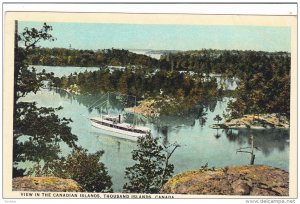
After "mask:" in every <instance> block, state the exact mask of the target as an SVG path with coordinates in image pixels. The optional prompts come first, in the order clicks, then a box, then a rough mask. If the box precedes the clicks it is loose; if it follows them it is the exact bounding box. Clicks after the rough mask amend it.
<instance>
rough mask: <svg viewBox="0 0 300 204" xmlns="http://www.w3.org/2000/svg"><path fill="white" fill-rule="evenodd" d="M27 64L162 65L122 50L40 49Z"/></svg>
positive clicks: (149, 66) (78, 65)
mask: <svg viewBox="0 0 300 204" xmlns="http://www.w3.org/2000/svg"><path fill="white" fill-rule="evenodd" d="M29 63H31V64H34V65H49V66H77V67H104V66H107V65H111V66H133V67H141V68H155V67H156V68H162V67H163V66H164V64H163V63H162V62H160V61H159V60H156V59H153V58H151V57H148V56H146V55H138V54H135V53H132V52H129V51H128V50H124V49H121V50H120V49H114V48H112V49H105V50H97V51H93V50H75V49H65V48H53V49H50V48H40V49H38V50H35V51H33V52H31V53H30V54H29Z"/></svg>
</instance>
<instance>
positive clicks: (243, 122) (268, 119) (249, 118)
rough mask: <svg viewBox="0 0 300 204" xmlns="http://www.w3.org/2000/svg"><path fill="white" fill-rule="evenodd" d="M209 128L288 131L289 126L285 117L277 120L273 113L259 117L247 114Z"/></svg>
mask: <svg viewBox="0 0 300 204" xmlns="http://www.w3.org/2000/svg"><path fill="white" fill-rule="evenodd" d="M210 127H211V128H213V129H289V128H290V124H289V121H288V119H287V118H286V117H281V118H280V120H279V118H278V117H277V116H276V114H274V113H273V114H261V115H259V116H257V115H250V114H248V115H244V116H243V117H241V118H236V119H231V120H227V121H225V122H224V123H220V124H213V125H211V126H210Z"/></svg>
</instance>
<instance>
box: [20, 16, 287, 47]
mask: <svg viewBox="0 0 300 204" xmlns="http://www.w3.org/2000/svg"><path fill="white" fill-rule="evenodd" d="M43 23H44V22H25V21H19V22H18V32H21V31H22V30H23V29H24V28H25V27H28V28H31V27H35V28H37V29H40V28H41V27H42V25H43ZM47 24H48V25H51V26H52V28H53V31H51V34H52V35H53V36H54V37H55V38H56V39H57V40H56V41H54V42H48V41H41V42H40V43H39V46H41V47H48V48H55V47H56V48H69V47H70V46H71V48H73V49H83V50H98V49H100V50H101V49H111V48H115V49H127V50H176V51H188V50H201V49H218V50H244V51H245V50H253V51H267V52H291V30H290V28H289V27H271V26H223V25H222V26H219V25H208V26H207V25H206V26H203V25H170V24H150V25H149V24H104V23H99V24H97V23H58V22H47Z"/></svg>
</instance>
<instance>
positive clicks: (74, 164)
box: [53, 148, 112, 193]
mask: <svg viewBox="0 0 300 204" xmlns="http://www.w3.org/2000/svg"><path fill="white" fill-rule="evenodd" d="M103 154H104V151H98V152H96V153H94V154H88V153H87V150H85V149H82V148H78V149H76V150H73V151H72V153H71V154H70V155H68V157H67V158H66V159H61V160H59V161H58V162H57V163H55V166H54V171H53V175H54V176H58V177H61V178H67V179H73V180H75V181H76V182H78V183H79V185H80V186H81V187H83V188H84V190H86V191H87V192H103V193H107V192H112V182H111V177H110V176H109V175H108V172H107V170H106V168H105V166H104V164H103V163H102V162H100V158H101V156H102V155H103Z"/></svg>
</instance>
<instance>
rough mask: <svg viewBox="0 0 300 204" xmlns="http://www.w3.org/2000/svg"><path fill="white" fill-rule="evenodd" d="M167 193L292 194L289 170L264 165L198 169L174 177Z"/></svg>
mask: <svg viewBox="0 0 300 204" xmlns="http://www.w3.org/2000/svg"><path fill="white" fill-rule="evenodd" d="M162 193H166V194H168V193H169V194H198V195H253V196H288V195H289V174H288V172H286V171H284V170H281V169H278V168H274V167H269V166H263V165H249V166H248V165H247V166H236V167H229V168H228V167H226V168H221V169H214V170H204V169H199V170H194V171H188V172H184V173H182V174H179V175H176V176H175V177H173V178H171V179H170V180H169V181H168V182H167V183H166V184H165V185H164V187H163V189H162Z"/></svg>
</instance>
